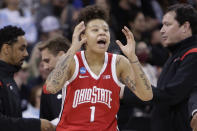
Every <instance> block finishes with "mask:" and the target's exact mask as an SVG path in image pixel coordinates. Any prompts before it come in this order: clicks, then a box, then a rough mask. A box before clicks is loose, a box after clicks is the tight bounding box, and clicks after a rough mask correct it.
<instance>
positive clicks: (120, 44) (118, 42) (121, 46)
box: [116, 40, 123, 49]
mask: <svg viewBox="0 0 197 131" xmlns="http://www.w3.org/2000/svg"><path fill="white" fill-rule="evenodd" d="M116 43H117V44H118V46H119V47H120V49H122V48H123V44H122V43H121V42H120V41H119V40H116Z"/></svg>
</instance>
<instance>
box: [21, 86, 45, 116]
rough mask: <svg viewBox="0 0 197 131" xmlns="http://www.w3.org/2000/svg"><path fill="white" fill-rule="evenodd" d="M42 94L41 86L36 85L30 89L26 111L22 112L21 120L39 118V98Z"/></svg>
mask: <svg viewBox="0 0 197 131" xmlns="http://www.w3.org/2000/svg"><path fill="white" fill-rule="evenodd" d="M41 93H42V85H37V86H36V87H33V88H32V89H31V93H30V98H29V103H28V105H27V109H26V110H25V111H23V113H22V116H23V118H37V119H39V118H40V98H41Z"/></svg>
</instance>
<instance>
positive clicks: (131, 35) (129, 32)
mask: <svg viewBox="0 0 197 131" xmlns="http://www.w3.org/2000/svg"><path fill="white" fill-rule="evenodd" d="M124 29H125V30H126V32H127V33H128V35H129V36H130V37H131V38H132V39H134V37H133V33H132V32H131V31H130V30H129V28H127V27H126V26H124Z"/></svg>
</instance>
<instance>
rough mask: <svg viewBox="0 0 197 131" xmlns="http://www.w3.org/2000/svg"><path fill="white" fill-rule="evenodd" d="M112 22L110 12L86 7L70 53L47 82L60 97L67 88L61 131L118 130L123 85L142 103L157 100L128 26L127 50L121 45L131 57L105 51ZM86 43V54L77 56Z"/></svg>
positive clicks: (59, 130)
mask: <svg viewBox="0 0 197 131" xmlns="http://www.w3.org/2000/svg"><path fill="white" fill-rule="evenodd" d="M107 19H108V15H107V13H106V11H105V10H104V9H102V8H101V7H99V6H97V5H93V6H88V7H86V8H84V9H83V10H82V11H81V12H80V14H79V21H82V22H81V23H80V24H78V25H77V26H76V27H75V30H74V33H73V38H72V45H71V47H70V49H69V50H68V51H67V53H66V54H64V55H63V56H62V57H61V58H60V60H59V61H58V63H57V65H56V68H55V69H54V70H53V71H52V72H51V73H50V75H49V77H48V78H47V81H46V90H47V91H48V92H50V93H56V92H58V91H59V90H60V89H61V88H62V87H63V89H62V90H63V98H62V99H63V103H62V104H63V107H62V110H61V115H60V121H59V123H58V125H57V128H56V130H57V131H65V130H69V131H79V130H86V131H88V130H91V131H92V130H95V131H98V130H102V131H115V130H117V121H116V114H117V112H118V109H119V94H120V90H121V88H124V85H127V86H128V87H129V89H130V90H131V91H133V93H135V95H136V96H138V97H139V98H140V99H141V100H143V101H148V100H151V99H152V97H153V95H152V89H151V85H150V82H149V81H148V79H147V78H146V76H145V74H144V72H143V71H142V69H141V65H140V63H139V61H138V59H137V57H136V55H135V41H134V38H133V35H132V33H131V32H130V30H129V29H128V28H127V27H124V28H123V29H122V32H123V33H124V35H125V36H126V39H127V44H126V45H125V46H123V44H122V43H121V42H120V41H118V40H117V41H116V42H117V44H118V45H119V46H120V48H121V50H122V51H123V53H124V54H125V55H126V56H127V58H126V57H124V56H121V55H115V54H110V53H107V52H106V51H107V49H108V46H109V42H110V33H109V26H108V24H107ZM79 38H80V40H79ZM83 44H84V47H85V50H84V51H80V52H78V51H79V49H80V48H81V46H82V45H83ZM123 83H124V84H123Z"/></svg>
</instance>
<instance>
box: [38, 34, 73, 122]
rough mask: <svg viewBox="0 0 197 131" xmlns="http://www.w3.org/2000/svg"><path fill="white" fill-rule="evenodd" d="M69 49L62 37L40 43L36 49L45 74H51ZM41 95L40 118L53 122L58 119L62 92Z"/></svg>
mask: <svg viewBox="0 0 197 131" xmlns="http://www.w3.org/2000/svg"><path fill="white" fill-rule="evenodd" d="M69 47H70V42H69V41H68V40H67V39H66V38H64V37H62V36H56V37H55V38H51V39H49V40H47V41H45V42H41V43H40V44H39V45H38V48H39V50H40V52H41V57H42V63H43V69H44V70H46V72H51V71H52V70H53V69H54V68H55V66H56V63H57V61H58V59H59V58H60V57H61V56H62V55H63V54H65V53H66V52H67V50H68V49H69ZM45 93H46V92H42V95H41V106H40V118H44V119H47V120H50V121H51V120H54V119H55V118H58V115H59V113H60V109H61V104H62V91H61V90H60V91H59V92H58V93H56V94H45Z"/></svg>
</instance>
